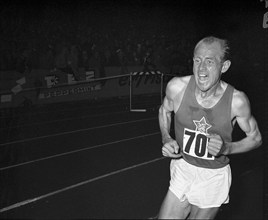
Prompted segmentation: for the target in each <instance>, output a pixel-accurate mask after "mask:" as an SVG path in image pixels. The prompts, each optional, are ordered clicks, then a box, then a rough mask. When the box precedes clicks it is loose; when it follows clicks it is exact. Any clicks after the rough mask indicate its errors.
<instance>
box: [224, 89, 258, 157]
mask: <svg viewBox="0 0 268 220" xmlns="http://www.w3.org/2000/svg"><path fill="white" fill-rule="evenodd" d="M232 112H233V115H234V116H235V117H236V121H237V123H238V125H239V127H240V128H241V129H242V130H243V131H244V132H245V134H246V137H245V138H243V139H241V140H240V141H237V142H231V143H225V145H226V146H225V150H224V151H223V154H237V153H244V152H248V151H251V150H253V149H256V148H258V147H259V146H260V145H261V144H262V136H261V133H260V131H259V128H258V124H257V121H256V120H255V118H254V117H253V115H252V114H251V109H250V103H249V100H248V98H247V96H246V95H245V94H244V93H243V92H240V91H235V93H234V97H233V104H232Z"/></svg>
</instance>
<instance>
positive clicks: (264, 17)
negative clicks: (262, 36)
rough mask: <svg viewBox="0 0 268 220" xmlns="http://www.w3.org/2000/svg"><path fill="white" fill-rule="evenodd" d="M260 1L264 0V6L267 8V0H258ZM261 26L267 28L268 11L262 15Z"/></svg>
mask: <svg viewBox="0 0 268 220" xmlns="http://www.w3.org/2000/svg"><path fill="white" fill-rule="evenodd" d="M260 1H261V2H263V1H265V8H268V0H260ZM262 27H263V28H268V12H266V13H265V14H264V15H263V22H262Z"/></svg>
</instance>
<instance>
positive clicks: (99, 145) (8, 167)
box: [0, 132, 160, 171]
mask: <svg viewBox="0 0 268 220" xmlns="http://www.w3.org/2000/svg"><path fill="white" fill-rule="evenodd" d="M157 134H160V132H154V133H150V134H145V135H140V136H136V137H132V138H126V139H121V140H119V141H112V142H109V143H105V144H98V145H95V146H90V147H86V148H81V149H78V150H73V151H68V152H65V153H61V154H56V155H53V156H49V157H43V158H40V159H37V160H31V161H27V162H24V163H19V164H15V165H11V166H7V167H2V168H0V171H2V170H7V169H11V168H14V167H19V166H23V165H26V164H31V163H36V162H40V161H43V160H48V159H52V158H55V157H61V156H65V155H68V154H74V153H77V152H81V151H86V150H91V149H95V148H99V147H104V146H107V145H111V144H117V143H121V142H125V141H130V140H135V139H139V138H144V137H149V136H153V135H157Z"/></svg>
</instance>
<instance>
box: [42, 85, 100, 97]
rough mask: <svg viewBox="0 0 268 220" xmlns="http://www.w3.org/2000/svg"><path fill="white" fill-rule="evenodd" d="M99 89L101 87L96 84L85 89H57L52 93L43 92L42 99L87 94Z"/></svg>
mask: <svg viewBox="0 0 268 220" xmlns="http://www.w3.org/2000/svg"><path fill="white" fill-rule="evenodd" d="M100 89H101V85H100V84H97V85H94V86H87V87H76V88H71V89H61V90H59V89H57V90H54V91H48V92H44V93H43V94H44V95H43V96H40V97H42V98H52V97H59V96H66V95H74V94H81V93H89V92H91V91H97V90H100Z"/></svg>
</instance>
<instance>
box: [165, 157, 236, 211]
mask: <svg viewBox="0 0 268 220" xmlns="http://www.w3.org/2000/svg"><path fill="white" fill-rule="evenodd" d="M231 182H232V175H231V168H230V165H226V166H225V167H222V168H219V169H207V168H202V167H197V166H194V165H191V164H189V163H187V162H186V161H185V160H184V159H172V160H171V163H170V186H169V190H170V191H171V192H173V193H174V194H175V195H176V196H177V197H178V198H179V200H180V201H184V200H185V199H187V200H188V201H189V203H190V204H193V205H196V206H198V207H199V208H212V207H220V206H221V205H222V204H224V203H228V202H229V190H230V186H231Z"/></svg>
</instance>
